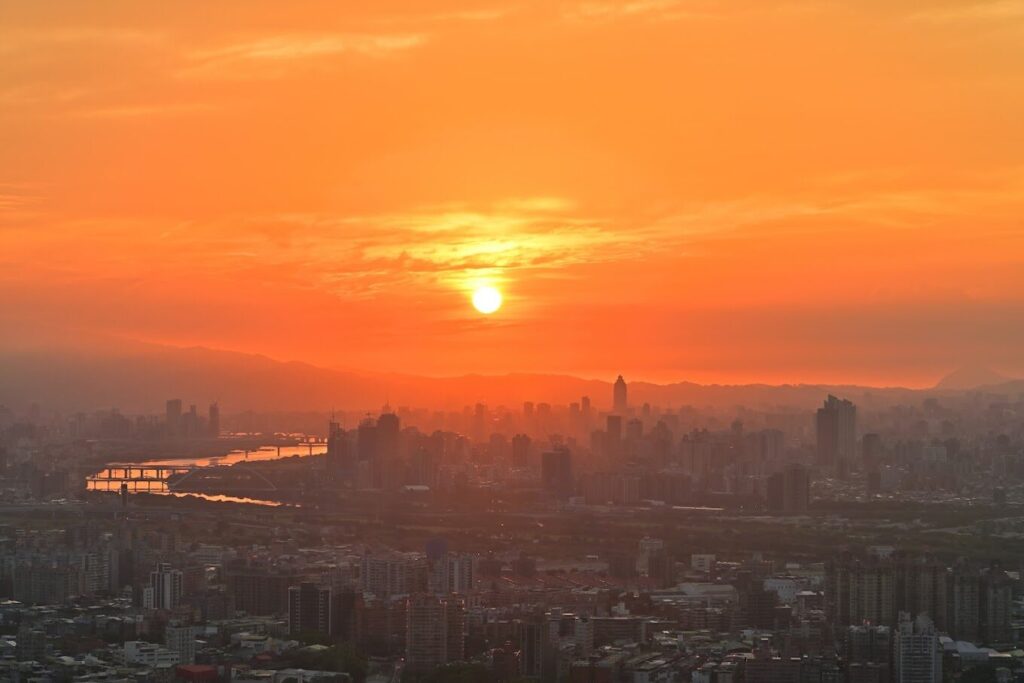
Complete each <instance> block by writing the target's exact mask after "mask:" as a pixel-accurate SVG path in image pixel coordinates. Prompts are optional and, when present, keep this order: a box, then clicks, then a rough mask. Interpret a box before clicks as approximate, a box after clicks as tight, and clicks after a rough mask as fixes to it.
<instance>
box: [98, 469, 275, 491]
mask: <svg viewBox="0 0 1024 683" xmlns="http://www.w3.org/2000/svg"><path fill="white" fill-rule="evenodd" d="M221 467H224V468H225V469H228V470H231V471H234V473H235V474H239V473H242V474H245V475H248V476H250V477H252V478H255V479H257V480H259V481H260V482H261V484H262V487H261V488H259V489H252V488H251V487H249V488H248V490H260V491H276V490H277V485H276V484H275V483H274V482H273V481H271V480H270V479H268V478H267V477H266V476H265V475H264V474H263V473H262V472H260V471H259V469H257V468H253V467H249V466H248V463H244V462H238V463H234V464H233V465H205V466H204V465H111V466H108V467H107V469H105V470H103V471H102V472H97V473H96V474H92V475H89V476H87V477H86V478H85V480H86V486H87V487H88V488H90V489H96V490H100V491H117V490H120V488H121V486H122V485H126V486H127V487H128V489H129V490H130V491H149V492H153V491H155V492H163V491H176V490H179V489H180V487H181V485H182V484H184V483H185V482H186V481H188V480H189V479H190V478H191V477H192V475H194V474H195V473H197V472H200V471H202V470H207V471H209V470H216V469H219V468H221ZM179 475H180V476H179ZM172 478H173V481H172Z"/></svg>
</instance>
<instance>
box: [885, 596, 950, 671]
mask: <svg viewBox="0 0 1024 683" xmlns="http://www.w3.org/2000/svg"><path fill="white" fill-rule="evenodd" d="M893 663H894V664H895V668H896V671H895V674H896V676H895V678H894V681H895V683H939V682H940V681H941V680H942V648H941V647H940V646H939V637H938V636H937V635H936V633H935V625H934V624H933V623H932V620H931V619H929V618H928V617H926V616H925V615H923V614H922V615H919V616H918V617H917V619H916V620H914V621H911V620H910V615H909V614H907V613H906V612H901V613H900V625H899V630H898V631H897V632H896V645H895V652H894V655H893Z"/></svg>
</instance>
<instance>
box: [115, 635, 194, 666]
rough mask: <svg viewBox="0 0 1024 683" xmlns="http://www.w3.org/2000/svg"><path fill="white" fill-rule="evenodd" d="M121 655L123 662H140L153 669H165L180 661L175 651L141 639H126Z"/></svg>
mask: <svg viewBox="0 0 1024 683" xmlns="http://www.w3.org/2000/svg"><path fill="white" fill-rule="evenodd" d="M122 655H123V657H124V662H125V664H142V665H143V666H148V667H152V668H155V669H166V668H170V667H172V666H177V665H178V664H180V663H181V659H180V657H179V656H178V653H177V652H172V651H171V650H168V649H166V648H163V647H160V646H159V645H157V644H156V643H147V642H144V641H141V640H129V641H127V642H126V643H125V644H124V649H123V650H122Z"/></svg>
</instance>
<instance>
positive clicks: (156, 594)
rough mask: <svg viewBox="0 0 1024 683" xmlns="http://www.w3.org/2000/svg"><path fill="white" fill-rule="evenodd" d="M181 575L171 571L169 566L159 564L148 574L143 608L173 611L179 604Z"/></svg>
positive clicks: (179, 571)
mask: <svg viewBox="0 0 1024 683" xmlns="http://www.w3.org/2000/svg"><path fill="white" fill-rule="evenodd" d="M181 586H182V573H181V570H180V569H171V565H169V564H163V563H162V564H160V565H158V566H157V568H156V569H155V570H154V571H152V572H150V573H149V586H147V587H146V588H145V589H144V591H143V598H142V604H143V607H147V608H149V609H174V608H175V607H177V606H178V604H179V603H180V602H181Z"/></svg>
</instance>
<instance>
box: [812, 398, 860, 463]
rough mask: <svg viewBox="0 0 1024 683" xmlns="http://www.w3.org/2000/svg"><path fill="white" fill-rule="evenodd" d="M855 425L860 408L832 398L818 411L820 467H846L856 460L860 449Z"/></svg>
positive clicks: (816, 421) (816, 423)
mask: <svg viewBox="0 0 1024 683" xmlns="http://www.w3.org/2000/svg"><path fill="white" fill-rule="evenodd" d="M856 425H857V407H856V406H854V405H853V403H851V402H850V401H847V400H845V399H840V398H836V397H835V396H833V395H832V394H829V395H828V398H827V399H825V404H824V405H823V406H822V407H821V408H818V414H817V417H816V420H815V427H816V432H817V440H818V447H817V458H818V464H819V465H823V466H826V467H843V466H845V465H846V464H848V463H850V462H851V461H852V460H853V457H854V449H855V448H856V445H857V437H856Z"/></svg>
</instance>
